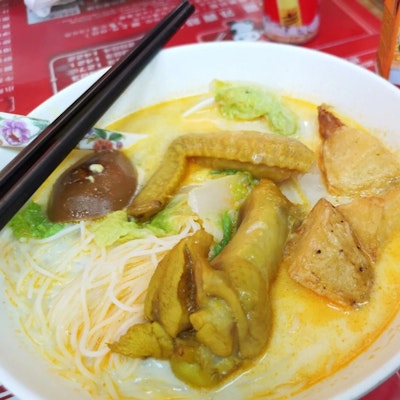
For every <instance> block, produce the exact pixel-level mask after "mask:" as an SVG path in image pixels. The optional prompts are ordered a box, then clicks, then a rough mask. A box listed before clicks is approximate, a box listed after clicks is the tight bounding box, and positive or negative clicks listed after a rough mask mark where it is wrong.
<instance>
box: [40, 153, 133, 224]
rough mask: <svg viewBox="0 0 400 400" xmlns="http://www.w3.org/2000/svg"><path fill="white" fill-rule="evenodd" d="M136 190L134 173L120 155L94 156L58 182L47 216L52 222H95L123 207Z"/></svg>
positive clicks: (53, 190) (52, 194)
mask: <svg viewBox="0 0 400 400" xmlns="http://www.w3.org/2000/svg"><path fill="white" fill-rule="evenodd" d="M136 186H137V172H136V169H135V167H134V166H133V164H132V163H131V161H130V160H129V159H128V158H127V157H126V156H125V155H124V154H123V153H121V152H119V151H114V150H104V151H99V152H95V153H92V154H90V155H89V156H87V157H84V158H83V159H82V160H80V161H78V162H77V163H76V164H74V165H73V166H72V167H70V168H69V169H68V170H66V171H65V172H64V173H63V174H62V175H61V176H60V177H59V178H58V180H57V181H56V183H55V184H54V186H53V189H52V192H51V194H50V199H49V203H48V208H47V214H48V217H49V219H50V220H52V221H55V222H71V221H79V220H84V219H94V218H99V217H101V216H104V215H106V214H108V213H110V212H112V211H116V210H121V209H123V208H125V207H127V206H128V204H129V202H130V200H131V198H132V196H133V194H134V193H135V190H136Z"/></svg>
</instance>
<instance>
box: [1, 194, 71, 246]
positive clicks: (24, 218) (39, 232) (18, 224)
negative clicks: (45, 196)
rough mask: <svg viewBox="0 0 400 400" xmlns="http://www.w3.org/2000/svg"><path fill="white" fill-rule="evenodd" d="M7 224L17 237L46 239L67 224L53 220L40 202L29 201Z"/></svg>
mask: <svg viewBox="0 0 400 400" xmlns="http://www.w3.org/2000/svg"><path fill="white" fill-rule="evenodd" d="M7 226H9V227H10V228H11V229H12V231H13V234H14V236H15V237H16V238H17V239H21V238H27V239H29V238H35V239H44V238H47V237H50V236H53V235H55V234H56V233H58V232H59V231H61V230H62V229H63V228H64V227H65V226H67V224H61V223H55V222H51V221H50V220H49V219H48V218H47V216H46V214H45V212H44V211H43V210H42V207H41V206H40V205H39V204H37V203H34V202H33V201H29V202H28V203H27V204H26V206H25V207H23V208H22V209H21V210H20V211H18V213H17V214H15V215H14V217H13V218H12V219H11V220H10V222H9V223H8V225H7Z"/></svg>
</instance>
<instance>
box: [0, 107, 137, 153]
mask: <svg viewBox="0 0 400 400" xmlns="http://www.w3.org/2000/svg"><path fill="white" fill-rule="evenodd" d="M49 124H50V123H49V122H48V121H44V120H41V119H36V118H30V117H26V116H22V115H15V114H8V113H3V112H0V147H15V148H18V147H25V146H26V145H28V144H29V143H30V142H31V141H32V140H33V139H34V138H36V137H37V136H38V135H39V134H40V133H41V132H42V131H43V130H44V129H45V128H46V127H47V126H48V125H49ZM143 136H145V135H143V134H136V133H121V132H114V131H107V130H105V129H100V128H92V129H91V130H90V131H89V132H88V133H87V134H86V135H85V136H84V137H83V138H82V140H81V141H80V142H79V144H78V148H80V149H89V150H104V149H115V150H121V149H123V148H126V147H129V146H130V145H132V144H134V143H135V142H137V141H138V140H139V139H141V138H142V137H143Z"/></svg>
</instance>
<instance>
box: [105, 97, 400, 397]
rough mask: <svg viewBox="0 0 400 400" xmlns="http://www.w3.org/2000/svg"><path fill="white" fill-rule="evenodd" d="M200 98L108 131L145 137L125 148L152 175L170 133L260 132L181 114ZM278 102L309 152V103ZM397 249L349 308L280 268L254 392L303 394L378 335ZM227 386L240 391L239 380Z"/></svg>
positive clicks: (392, 304) (312, 140)
mask: <svg viewBox="0 0 400 400" xmlns="http://www.w3.org/2000/svg"><path fill="white" fill-rule="evenodd" d="M205 98H207V96H194V97H188V98H184V99H178V100H173V101H170V102H166V103H161V104H158V105H155V106H152V107H149V108H147V109H145V110H141V111H139V112H136V113H134V114H132V115H130V116H127V117H126V118H124V119H122V120H120V121H118V122H116V123H114V124H113V125H112V126H110V128H112V129H116V130H120V131H131V132H140V133H143V132H144V133H148V134H149V136H148V138H147V139H145V140H144V141H143V142H139V143H138V144H136V145H135V146H133V147H132V148H131V149H130V150H129V151H128V152H129V153H130V154H131V155H132V157H133V158H134V159H136V160H138V162H139V163H140V164H141V165H142V166H143V167H144V166H145V164H146V172H147V173H150V171H153V170H154V168H155V167H156V166H157V162H158V160H159V159H160V155H161V154H162V152H163V151H164V150H165V148H166V146H167V145H168V143H169V142H170V141H171V140H172V139H173V138H174V137H176V136H177V135H181V134H183V133H193V132H199V133H200V132H203V133H208V132H214V131H218V130H220V129H230V128H232V129H243V128H248V129H257V130H260V131H265V130H267V128H266V126H265V124H264V125H263V122H262V121H261V122H260V121H257V122H254V123H252V122H250V123H243V122H239V123H233V122H229V121H228V122H227V121H222V120H221V117H220V116H219V115H218V113H217V111H216V109H215V108H214V107H205V108H203V109H201V110H200V111H196V112H193V113H191V114H190V115H186V116H183V115H184V114H185V113H186V112H187V110H190V109H191V108H192V107H194V106H195V105H196V104H198V103H199V102H200V101H203V100H204V99H205ZM285 102H286V103H287V104H288V105H290V107H292V108H293V109H294V110H295V111H296V112H297V114H298V115H299V116H300V121H301V122H300V132H301V136H300V137H299V139H300V140H301V141H303V142H304V143H306V144H307V145H308V146H309V147H311V148H314V149H316V148H317V146H318V143H319V138H318V134H317V129H318V127H317V122H316V106H315V105H313V104H310V103H307V102H304V101H299V100H296V99H285ZM345 120H347V119H345ZM354 125H355V126H360V125H359V124H357V123H354ZM194 170H195V171H197V172H198V170H197V169H194ZM188 180H189V181H190V179H188ZM186 183H187V182H186ZM399 246H400V235H399V236H398V237H396V238H394V239H393V242H392V243H391V244H390V245H389V246H388V247H387V250H386V251H385V252H384V254H383V256H382V258H381V260H380V261H379V262H378V263H377V264H376V265H375V266H374V268H375V279H376V281H375V285H374V289H373V292H372V296H371V300H370V302H369V303H368V304H366V305H364V306H362V307H361V308H359V309H357V310H354V309H342V308H338V307H336V306H334V305H332V304H329V303H328V302H327V301H326V300H325V299H324V298H321V297H319V296H317V295H315V294H314V293H312V292H311V291H309V290H307V289H305V288H303V287H301V286H300V285H298V284H297V283H295V282H294V281H292V280H291V279H290V277H289V276H288V274H287V271H286V269H285V268H281V269H280V271H279V273H278V275H277V277H276V280H275V282H274V284H273V288H272V292H271V295H272V300H273V309H274V314H273V315H274V317H273V331H272V336H271V338H270V342H269V345H268V348H267V349H266V352H265V355H264V356H263V357H262V358H261V360H260V361H259V362H257V363H256V364H255V365H254V367H253V368H252V369H251V370H250V371H247V372H246V375H247V376H248V377H249V378H251V379H254V380H253V381H252V385H253V384H254V386H255V388H256V389H257V390H255V392H258V390H259V393H260V394H262V393H263V394H264V395H272V396H279V395H280V394H282V395H284V394H285V393H286V392H287V393H293V391H298V390H303V389H305V388H306V387H308V386H310V385H312V384H313V383H315V382H317V381H319V380H321V379H323V378H325V377H327V376H329V375H330V374H332V373H334V372H335V371H337V370H338V369H340V368H341V367H343V366H345V365H346V364H347V363H349V362H350V361H351V360H352V359H353V358H354V357H356V356H357V355H358V354H360V353H361V352H362V351H363V350H364V349H365V348H367V347H368V346H369V345H370V344H371V343H372V342H373V341H374V340H375V339H376V338H377V337H378V336H379V335H380V334H381V333H382V331H383V330H384V328H385V327H386V326H387V325H388V323H389V322H390V321H391V319H392V318H393V316H394V315H395V314H396V313H397V311H398V309H399V304H400V268H399V267H398V263H399V261H400V250H398V248H399ZM233 384H234V385H235V384H237V385H239V386H240V380H238V381H236V383H233ZM258 386H259V387H258Z"/></svg>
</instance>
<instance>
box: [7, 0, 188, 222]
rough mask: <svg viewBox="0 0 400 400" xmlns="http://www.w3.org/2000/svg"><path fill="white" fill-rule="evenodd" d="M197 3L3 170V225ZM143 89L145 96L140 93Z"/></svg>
mask: <svg viewBox="0 0 400 400" xmlns="http://www.w3.org/2000/svg"><path fill="white" fill-rule="evenodd" d="M194 9H195V8H194V6H193V5H192V4H191V3H189V2H188V1H186V0H184V1H182V3H181V4H180V5H179V6H177V7H176V8H175V9H174V10H173V11H172V12H171V13H169V14H168V15H167V16H166V17H165V18H164V19H163V20H162V21H161V22H160V23H158V24H157V25H156V26H155V27H154V28H153V29H152V30H151V31H150V32H149V33H147V34H146V35H145V36H144V37H143V39H142V40H141V41H140V42H139V43H138V44H137V46H135V47H134V48H133V50H132V51H131V52H130V53H128V55H126V56H125V57H124V58H123V59H122V60H121V61H119V62H118V63H117V64H116V65H114V66H113V67H111V68H110V69H109V70H108V71H107V72H106V73H105V74H104V75H103V76H102V77H101V78H100V79H99V80H97V81H96V82H95V83H94V84H93V85H92V86H91V87H90V88H89V89H88V90H86V91H85V92H84V93H83V95H82V96H80V97H79V98H78V99H77V100H76V101H75V102H74V103H73V104H72V105H71V106H69V107H68V108H67V109H66V110H65V111H64V112H63V113H62V114H61V115H60V116H59V117H57V118H56V119H55V120H54V122H52V123H51V124H50V125H49V126H48V127H47V128H45V129H44V130H43V132H42V133H41V134H40V135H39V136H38V137H37V138H36V139H35V140H34V141H33V142H32V143H30V144H29V145H28V146H27V147H25V148H24V149H23V150H22V151H21V152H20V153H19V154H18V155H17V156H16V157H15V158H14V159H13V160H12V161H11V162H10V163H9V164H7V165H6V166H5V167H4V168H3V170H2V171H0V229H2V228H3V227H4V226H5V225H6V224H7V222H8V221H9V220H10V219H11V218H12V216H13V215H14V214H15V213H16V212H17V211H18V210H19V209H20V208H21V207H22V206H23V205H24V204H25V203H26V201H27V200H29V198H30V197H31V196H32V194H33V193H34V192H35V191H36V190H37V189H38V188H39V186H40V185H41V184H42V183H43V182H44V181H45V179H46V178H47V177H48V176H49V175H50V174H51V172H52V171H54V169H55V168H56V167H57V166H58V165H59V164H60V163H61V161H62V160H63V159H64V158H65V157H66V156H67V155H68V154H69V153H70V152H71V151H72V150H73V148H74V147H75V146H76V145H77V144H78V143H79V141H80V140H81V139H82V137H83V136H84V135H85V133H86V132H88V131H89V130H90V129H91V128H92V127H93V126H94V124H95V123H96V122H97V121H98V120H99V119H100V117H101V116H102V115H103V114H104V113H105V111H107V110H108V108H109V107H110V106H111V105H112V104H113V103H114V102H115V100H116V99H117V98H118V97H119V96H120V95H121V94H122V92H123V91H124V90H125V89H126V88H127V86H128V85H129V83H130V82H131V81H133V80H134V79H135V78H136V77H137V76H138V75H139V74H140V72H142V70H143V69H144V68H145V67H146V66H147V64H148V63H149V62H150V61H151V59H152V58H153V57H154V56H155V55H156V54H157V52H158V51H159V50H160V49H161V48H162V47H163V46H164V45H165V44H166V43H167V42H168V40H169V39H170V38H171V37H172V36H173V35H174V34H175V33H176V32H177V31H178V30H179V28H180V27H181V26H182V25H183V24H184V22H185V21H186V20H187V19H188V17H189V16H190V15H191V14H192V13H193V12H194ZM137 95H138V96H140V93H138V94H137Z"/></svg>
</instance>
